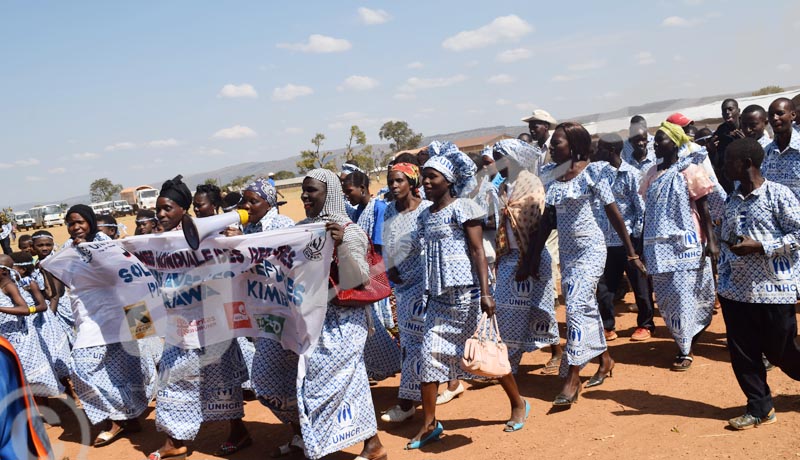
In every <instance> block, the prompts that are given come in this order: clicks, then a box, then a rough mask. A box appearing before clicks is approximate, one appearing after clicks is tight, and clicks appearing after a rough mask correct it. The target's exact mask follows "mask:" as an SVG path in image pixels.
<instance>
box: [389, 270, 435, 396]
mask: <svg viewBox="0 0 800 460" xmlns="http://www.w3.org/2000/svg"><path fill="white" fill-rule="evenodd" d="M394 297H395V299H397V322H398V323H399V324H398V328H399V330H400V357H401V362H400V364H401V374H400V388H399V389H398V395H397V396H398V398H400V399H407V400H409V401H420V400H421V399H422V393H421V389H420V383H421V381H420V379H419V373H420V371H421V369H422V339H423V338H424V337H425V311H426V310H427V305H426V303H427V298H426V296H425V287H424V286H423V285H422V283H417V284H412V285H409V286H406V285H398V286H395V288H394Z"/></svg>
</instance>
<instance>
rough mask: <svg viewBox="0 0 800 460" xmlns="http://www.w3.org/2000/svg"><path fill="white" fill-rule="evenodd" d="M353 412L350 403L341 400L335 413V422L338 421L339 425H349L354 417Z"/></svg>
mask: <svg viewBox="0 0 800 460" xmlns="http://www.w3.org/2000/svg"><path fill="white" fill-rule="evenodd" d="M353 412H354V410H353V408H352V407H351V406H350V403H349V402H347V401H345V402H343V403H342V405H341V407H339V412H337V413H336V423H338V424H339V426H340V427H346V426H351V425H352V424H353V421H354V419H355V416H354V415H353Z"/></svg>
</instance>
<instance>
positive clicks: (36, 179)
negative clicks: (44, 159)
mask: <svg viewBox="0 0 800 460" xmlns="http://www.w3.org/2000/svg"><path fill="white" fill-rule="evenodd" d="M25 180H26V181H28V182H41V181H43V180H44V177H39V176H25Z"/></svg>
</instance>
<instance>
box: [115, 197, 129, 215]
mask: <svg viewBox="0 0 800 460" xmlns="http://www.w3.org/2000/svg"><path fill="white" fill-rule="evenodd" d="M113 206H114V213H115V215H117V216H127V215H128V214H133V206H131V205H130V204H128V202H127V201H125V200H116V201H114V202H113Z"/></svg>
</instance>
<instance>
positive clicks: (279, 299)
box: [247, 277, 305, 307]
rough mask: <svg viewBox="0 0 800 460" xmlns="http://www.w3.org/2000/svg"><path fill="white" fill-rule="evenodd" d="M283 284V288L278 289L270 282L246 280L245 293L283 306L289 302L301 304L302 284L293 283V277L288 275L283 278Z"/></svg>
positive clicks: (303, 289) (296, 304) (303, 288)
mask: <svg viewBox="0 0 800 460" xmlns="http://www.w3.org/2000/svg"><path fill="white" fill-rule="evenodd" d="M283 285H284V288H285V290H280V289H278V286H275V285H274V284H271V283H262V282H261V281H256V280H247V295H248V296H250V297H254V298H256V299H260V300H266V301H269V302H271V303H273V304H278V305H282V306H284V307H288V306H289V304H290V303H291V304H292V305H294V306H298V305H301V304H302V303H303V293H304V292H305V287H304V286H303V285H302V284H295V281H294V279H292V278H288V277H287V278H285V279H284V283H283Z"/></svg>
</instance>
